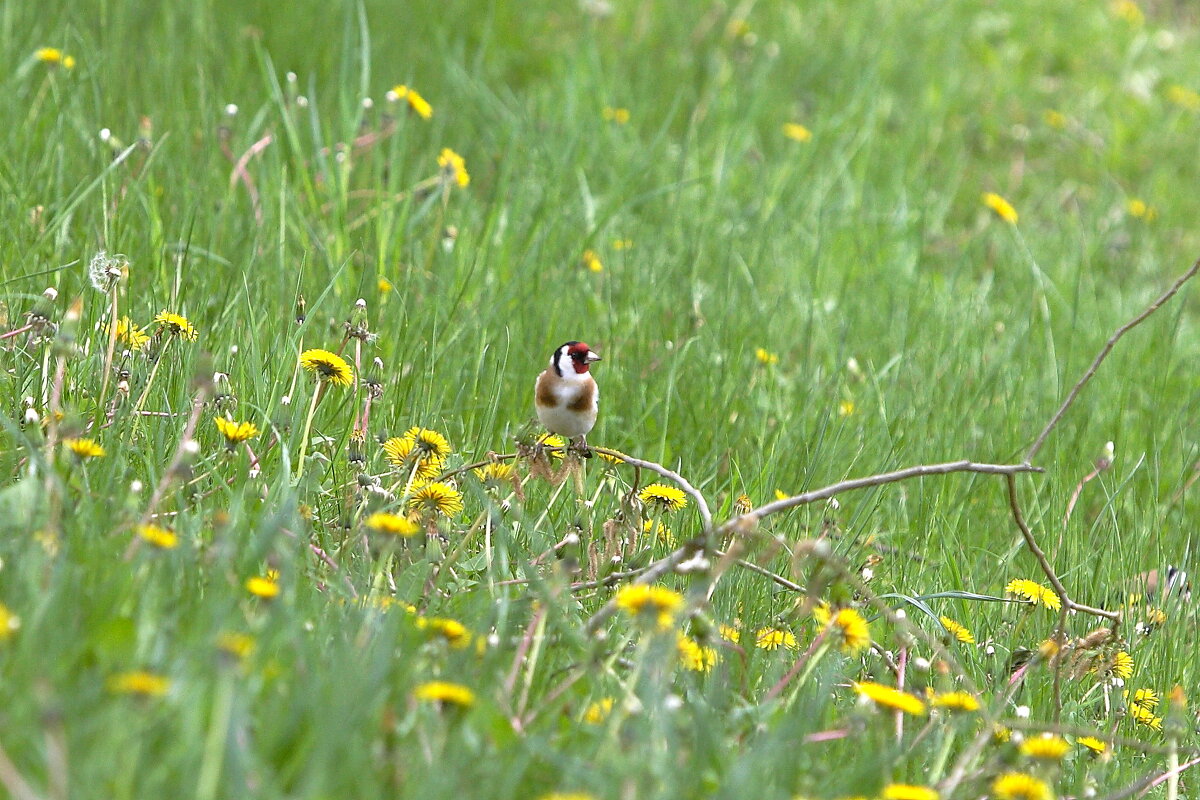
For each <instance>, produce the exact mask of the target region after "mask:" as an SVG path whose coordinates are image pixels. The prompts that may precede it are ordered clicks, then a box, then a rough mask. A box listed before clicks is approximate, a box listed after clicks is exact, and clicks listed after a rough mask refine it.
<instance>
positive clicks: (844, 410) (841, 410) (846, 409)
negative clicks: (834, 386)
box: [838, 400, 854, 417]
mask: <svg viewBox="0 0 1200 800" xmlns="http://www.w3.org/2000/svg"><path fill="white" fill-rule="evenodd" d="M853 413H854V401H853V400H843V401H842V402H840V403H838V416H839V417H848V416H850V415H851V414H853Z"/></svg>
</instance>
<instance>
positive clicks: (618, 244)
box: [612, 239, 633, 250]
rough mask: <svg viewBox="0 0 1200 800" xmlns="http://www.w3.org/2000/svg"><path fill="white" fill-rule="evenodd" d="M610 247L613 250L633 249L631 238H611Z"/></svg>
mask: <svg viewBox="0 0 1200 800" xmlns="http://www.w3.org/2000/svg"><path fill="white" fill-rule="evenodd" d="M612 249H613V250H632V249H633V239H613V242H612Z"/></svg>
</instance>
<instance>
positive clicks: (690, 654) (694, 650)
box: [675, 633, 718, 672]
mask: <svg viewBox="0 0 1200 800" xmlns="http://www.w3.org/2000/svg"><path fill="white" fill-rule="evenodd" d="M675 645H676V649H678V651H679V660H680V662H681V663H682V664H683V666H684V669H689V670H691V671H693V672H709V671H711V670H712V668H713V665H714V664H716V663H717V657H718V656H717V649H716V648H715V647H705V646H704V645H702V644H700V643H699V642H697V641H696V640H695V639H693V638H692V637H690V636H688V635H686V634H683V633H680V634H679V635H678V637H677V638H676V641H675Z"/></svg>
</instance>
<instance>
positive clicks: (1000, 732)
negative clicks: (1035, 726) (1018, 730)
mask: <svg viewBox="0 0 1200 800" xmlns="http://www.w3.org/2000/svg"><path fill="white" fill-rule="evenodd" d="M992 741H993V742H995V743H996V744H1004V743H1005V742H1009V741H1012V729H1011V728H1008V727H1005V726H1004V725H1001V724H1000V723H999V722H997V723H995V724H994V725H992Z"/></svg>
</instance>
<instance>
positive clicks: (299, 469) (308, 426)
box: [293, 381, 325, 484]
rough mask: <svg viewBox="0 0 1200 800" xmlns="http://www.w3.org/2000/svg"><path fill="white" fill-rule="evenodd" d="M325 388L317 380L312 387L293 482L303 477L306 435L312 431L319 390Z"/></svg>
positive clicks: (306, 444) (306, 445)
mask: <svg viewBox="0 0 1200 800" xmlns="http://www.w3.org/2000/svg"><path fill="white" fill-rule="evenodd" d="M324 388H325V384H323V383H321V382H320V381H318V382H317V385H316V388H314V389H313V396H312V402H310V403H309V404H308V416H306V417H305V418H304V433H303V434H302V435H301V436H300V460H299V462H297V464H296V477H295V480H294V481H293V483H294V484H295V483H299V482H300V479H301V478H303V477H304V456H305V454H306V453H307V452H308V435H309V433H311V432H312V421H313V417H314V416H316V414H317V402H318V401H320V399H321V390H322V389H324Z"/></svg>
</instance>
